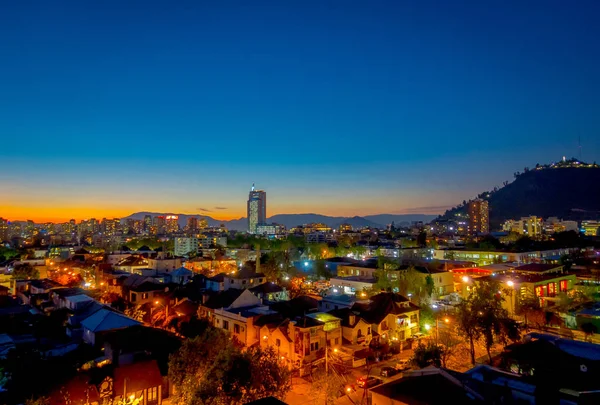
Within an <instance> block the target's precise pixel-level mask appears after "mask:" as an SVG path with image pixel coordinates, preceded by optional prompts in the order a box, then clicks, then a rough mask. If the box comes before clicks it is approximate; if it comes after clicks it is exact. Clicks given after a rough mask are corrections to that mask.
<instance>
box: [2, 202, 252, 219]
mask: <svg viewBox="0 0 600 405" xmlns="http://www.w3.org/2000/svg"><path fill="white" fill-rule="evenodd" d="M141 211H148V212H166V211H164V210H158V209H155V210H150V209H145V210H141V209H140V210H135V209H123V208H105V209H104V208H92V207H59V208H53V207H11V206H0V218H5V219H8V220H10V221H27V220H32V221H34V222H36V223H45V222H54V223H63V222H69V221H70V220H71V219H74V220H76V221H77V222H80V221H82V220H87V219H90V218H95V219H97V220H101V219H102V218H108V219H112V218H125V217H127V216H129V215H131V214H133V213H135V212H141ZM174 211H177V210H174ZM174 213H176V214H184V215H200V216H209V217H211V218H213V219H215V220H217V221H229V220H232V219H239V218H240V217H243V216H244V214H241V213H240V214H239V215H233V214H222V213H213V212H206V213H185V212H174ZM211 214H218V215H211Z"/></svg>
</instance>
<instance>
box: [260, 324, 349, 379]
mask: <svg viewBox="0 0 600 405" xmlns="http://www.w3.org/2000/svg"><path fill="white" fill-rule="evenodd" d="M255 325H256V327H257V328H258V332H259V334H260V345H261V346H262V347H268V346H271V347H273V348H274V349H275V350H277V354H278V356H279V357H280V358H281V361H283V362H286V364H288V365H289V366H290V367H291V368H294V369H298V370H299V371H300V375H304V374H307V373H309V372H310V367H311V364H313V363H314V362H315V361H320V360H322V359H324V357H325V352H326V351H327V350H331V351H334V352H335V351H337V350H339V349H340V348H341V346H342V331H341V320H340V319H339V318H337V317H335V316H333V315H332V314H329V313H325V312H313V313H310V314H307V315H304V316H299V317H296V318H294V319H293V320H290V319H289V318H283V317H282V316H281V314H271V315H270V316H269V315H267V316H265V317H262V318H258V319H257V320H256V321H255Z"/></svg>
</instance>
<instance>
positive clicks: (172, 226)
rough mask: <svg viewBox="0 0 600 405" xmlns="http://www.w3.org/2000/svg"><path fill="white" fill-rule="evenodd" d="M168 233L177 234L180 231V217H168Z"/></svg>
mask: <svg viewBox="0 0 600 405" xmlns="http://www.w3.org/2000/svg"><path fill="white" fill-rule="evenodd" d="M166 226H167V233H175V232H177V231H179V216H178V215H167V222H166Z"/></svg>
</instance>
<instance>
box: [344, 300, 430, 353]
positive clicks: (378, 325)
mask: <svg viewBox="0 0 600 405" xmlns="http://www.w3.org/2000/svg"><path fill="white" fill-rule="evenodd" d="M419 312H420V307H419V306H418V305H415V304H413V303H412V302H410V300H409V299H408V298H406V297H404V296H402V295H400V294H397V293H387V292H386V293H380V294H377V295H374V296H372V297H371V298H370V299H369V300H368V301H367V302H362V301H361V302H356V303H355V304H354V305H353V306H352V308H350V310H349V311H345V312H344V313H341V312H340V313H339V315H340V316H343V318H342V319H343V325H346V326H345V333H344V336H345V338H346V340H348V341H349V342H351V343H363V336H364V341H365V342H366V341H367V340H368V341H369V342H370V341H371V340H379V341H382V340H383V341H400V342H402V341H405V340H406V339H408V338H410V337H411V336H412V335H413V334H415V333H417V332H418V331H419ZM333 313H334V314H336V312H335V311H334V312H333ZM361 321H362V322H361ZM367 325H369V326H367ZM342 329H344V326H343V327H342Z"/></svg>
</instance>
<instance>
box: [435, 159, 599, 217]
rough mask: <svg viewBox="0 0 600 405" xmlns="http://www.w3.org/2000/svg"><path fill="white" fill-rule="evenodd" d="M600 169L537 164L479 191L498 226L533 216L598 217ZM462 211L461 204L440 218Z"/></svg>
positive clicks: (464, 209)
mask: <svg viewBox="0 0 600 405" xmlns="http://www.w3.org/2000/svg"><path fill="white" fill-rule="evenodd" d="M598 184H600V168H598V167H597V166H593V165H590V167H561V166H559V167H548V166H545V167H539V168H537V169H534V170H527V171H525V173H521V174H519V173H516V174H515V180H514V181H513V182H512V183H505V185H504V186H503V187H501V188H500V189H494V190H493V191H490V192H485V193H482V194H480V198H484V199H486V200H488V201H489V204H490V223H491V224H492V227H497V226H498V225H500V224H501V223H502V222H503V221H505V220H507V219H518V218H521V217H525V216H529V215H536V216H540V217H542V218H547V217H551V216H555V217H559V218H562V219H570V220H578V221H580V220H583V219H597V218H598V217H600V187H598ZM459 212H460V213H465V212H466V207H465V206H464V205H462V204H461V205H460V206H458V207H455V208H453V209H451V210H448V211H446V213H445V214H444V215H443V216H442V218H446V219H449V218H452V217H454V215H455V214H456V213H459Z"/></svg>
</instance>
